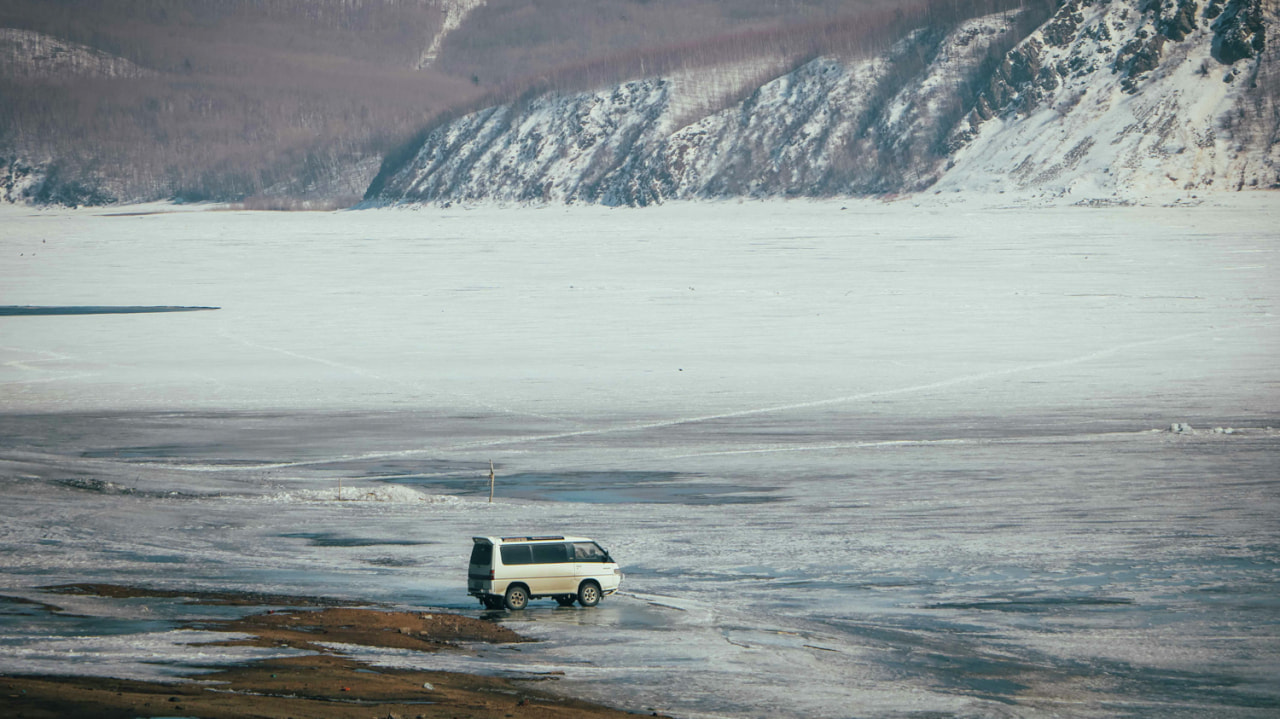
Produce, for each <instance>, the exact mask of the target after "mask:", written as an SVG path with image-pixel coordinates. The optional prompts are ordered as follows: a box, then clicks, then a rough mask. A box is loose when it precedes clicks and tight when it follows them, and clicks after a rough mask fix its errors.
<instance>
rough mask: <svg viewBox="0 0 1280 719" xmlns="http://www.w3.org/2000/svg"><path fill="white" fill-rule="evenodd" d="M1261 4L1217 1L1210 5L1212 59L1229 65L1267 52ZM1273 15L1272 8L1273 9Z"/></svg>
mask: <svg viewBox="0 0 1280 719" xmlns="http://www.w3.org/2000/svg"><path fill="white" fill-rule="evenodd" d="M1262 5H1263V0H1229V1H1228V2H1226V3H1225V4H1223V3H1221V2H1220V0H1218V1H1217V2H1214V3H1211V5H1210V8H1211V9H1212V10H1213V12H1212V13H1210V12H1209V10H1206V12H1205V17H1206V18H1207V19H1213V26H1212V27H1213V33H1214V35H1213V56H1214V58H1216V59H1217V60H1218V61H1219V62H1221V63H1223V64H1226V65H1232V64H1235V63H1236V62H1239V61H1240V60H1244V59H1247V58H1253V57H1257V56H1258V55H1259V54H1261V53H1262V51H1263V50H1264V49H1265V48H1266V45H1267V28H1266V23H1265V22H1264V19H1263V18H1264V14H1263V6H1262ZM1272 10H1273V12H1274V7H1273V8H1272Z"/></svg>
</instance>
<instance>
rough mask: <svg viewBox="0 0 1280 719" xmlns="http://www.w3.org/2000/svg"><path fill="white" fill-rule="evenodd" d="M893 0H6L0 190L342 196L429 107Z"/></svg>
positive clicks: (128, 197) (0, 195) (291, 199)
mask: <svg viewBox="0 0 1280 719" xmlns="http://www.w3.org/2000/svg"><path fill="white" fill-rule="evenodd" d="M946 1H947V2H950V0H946ZM941 2H942V0H939V4H941ZM893 4H895V3H891V2H889V0H590V1H588V0H550V1H538V2H534V1H533V0H218V2H207V1H206V0H58V1H57V2H50V1H49V0H6V1H5V2H4V3H0V200H9V201H35V202H55V203H63V204H81V203H90V204H100V203H103V202H111V201H135V200H154V199H167V198H176V199H182V200H223V201H237V200H245V199H248V200H249V201H250V202H251V204H254V205H255V206H282V207H288V206H301V205H304V204H306V203H312V202H314V203H319V204H335V203H337V204H342V203H348V202H352V201H354V200H356V199H358V198H359V197H360V196H361V195H362V194H363V192H364V190H365V188H366V187H367V186H368V184H369V182H370V180H371V179H372V178H373V177H374V175H375V174H376V172H377V170H378V167H379V165H380V163H381V161H382V159H383V156H384V154H385V152H386V151H387V150H389V149H391V148H394V147H397V146H399V145H401V144H402V143H403V142H404V141H405V139H406V138H409V137H411V136H412V135H413V134H414V133H415V132H417V131H418V130H419V129H420V128H421V127H422V126H423V125H424V124H426V123H429V122H431V121H432V119H433V118H436V117H439V116H441V115H448V116H452V115H456V114H458V113H460V112H465V111H466V110H467V109H474V108H476V107H478V106H480V105H483V104H484V103H485V102H486V101H485V100H482V98H485V97H489V98H501V97H509V96H512V95H518V94H520V93H521V92H524V91H525V90H526V89H527V88H529V87H531V86H535V85H537V84H538V83H541V82H545V81H546V79H547V78H549V77H558V78H560V79H561V80H562V81H563V80H565V79H566V78H569V77H570V76H572V75H573V72H572V71H570V72H566V71H565V70H564V68H566V67H569V68H570V69H572V67H574V66H582V65H583V64H584V63H586V64H587V65H592V63H593V62H595V61H596V60H599V59H602V58H603V59H607V58H612V59H611V60H606V61H605V62H604V63H603V65H601V64H598V63H597V64H596V65H593V66H594V67H597V68H599V67H609V68H610V70H609V72H610V73H611V74H609V76H608V79H609V80H610V81H617V80H619V79H624V78H625V77H629V76H633V75H634V74H640V68H639V64H640V63H641V62H643V61H644V50H645V49H646V48H654V47H657V48H663V50H662V53H663V54H666V55H670V54H671V53H673V52H674V53H677V54H678V53H680V52H690V51H693V50H696V49H697V48H698V47H700V46H701V45H702V44H703V43H704V41H706V40H708V39H709V38H714V37H717V36H722V35H725V34H731V35H732V34H733V33H735V32H742V31H752V30H757V31H768V30H770V29H772V28H776V27H780V26H790V25H796V24H801V25H803V24H805V23H813V22H820V21H822V20H824V19H826V18H829V17H832V16H834V15H836V14H837V13H838V12H840V11H842V10H843V9H845V8H848V7H885V6H890V5H893ZM713 44H714V43H713ZM579 80H584V81H585V78H582V77H579Z"/></svg>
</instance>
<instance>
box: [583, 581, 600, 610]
mask: <svg viewBox="0 0 1280 719" xmlns="http://www.w3.org/2000/svg"><path fill="white" fill-rule="evenodd" d="M599 603H600V585H599V584H596V583H595V582H583V583H582V586H581V587H578V604H581V605H582V606H584V607H594V606H595V605H597V604H599Z"/></svg>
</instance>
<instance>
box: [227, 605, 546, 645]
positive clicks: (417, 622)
mask: <svg viewBox="0 0 1280 719" xmlns="http://www.w3.org/2000/svg"><path fill="white" fill-rule="evenodd" d="M206 628H209V629H214V630H218V631H229V632H243V633H245V634H252V635H254V639H250V640H244V641H241V642H231V643H233V644H250V645H254V646H263V647H274V646H280V645H282V644H284V645H288V646H291V647H296V648H298V649H310V650H313V651H324V649H323V648H322V647H320V646H317V645H316V644H315V642H338V643H342V644H360V645H363V646H367V647H389V648H392V649H416V650H418V651H439V650H441V649H448V648H451V647H453V646H455V645H456V644H457V643H458V642H488V643H491V644H504V643H510V642H523V641H525V639H524V637H521V636H520V635H519V634H516V633H515V632H513V631H511V630H510V629H507V628H506V627H504V626H502V625H500V624H495V623H493V622H486V621H482V620H479V619H473V618H471V617H463V616H460V615H457V614H436V613H421V612H388V611H381V610H375V609H354V608H341V609H323V610H318V611H284V612H268V613H266V614H254V615H251V616H248V617H245V618H243V619H237V620H234V621H230V622H225V623H218V624H215V625H211V626H208V625H207V627H206Z"/></svg>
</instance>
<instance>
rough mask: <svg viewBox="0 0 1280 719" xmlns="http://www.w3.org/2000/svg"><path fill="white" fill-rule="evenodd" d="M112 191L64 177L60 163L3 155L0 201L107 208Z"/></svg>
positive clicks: (114, 198) (74, 177)
mask: <svg viewBox="0 0 1280 719" xmlns="http://www.w3.org/2000/svg"><path fill="white" fill-rule="evenodd" d="M115 201H116V197H115V196H114V195H112V194H111V193H110V192H108V191H106V190H104V189H102V188H101V187H98V186H96V185H93V184H90V183H89V182H88V181H87V180H86V179H84V178H82V177H79V176H71V177H68V176H65V174H64V173H63V171H62V168H61V167H60V166H59V165H58V164H57V163H52V162H45V163H33V162H27V161H25V160H22V159H20V158H16V157H2V156H0V202H5V203H11V204H17V203H27V204H36V205H63V206H66V207H79V206H81V205H108V204H111V203H113V202H115Z"/></svg>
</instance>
